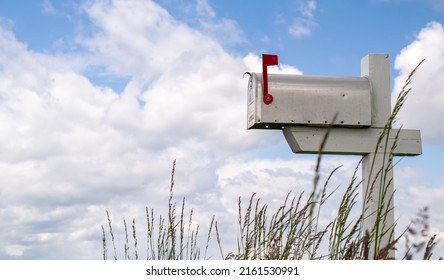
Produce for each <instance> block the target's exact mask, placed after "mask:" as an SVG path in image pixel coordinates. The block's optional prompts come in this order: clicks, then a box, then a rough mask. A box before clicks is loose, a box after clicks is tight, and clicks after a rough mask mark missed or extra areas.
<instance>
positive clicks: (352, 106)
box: [247, 73, 372, 129]
mask: <svg viewBox="0 0 444 280" xmlns="http://www.w3.org/2000/svg"><path fill="white" fill-rule="evenodd" d="M268 92H269V94H271V95H272V96H273V101H272V103H271V104H269V105H267V104H265V103H264V102H263V85H262V74H261V73H251V75H250V79H249V82H248V98H247V100H248V128H249V129H251V128H256V129H267V128H268V129H282V127H283V126H285V125H307V126H325V125H329V124H331V122H332V120H333V118H334V116H335V114H338V115H337V118H336V120H335V122H334V123H333V125H337V126H344V127H366V126H371V113H372V109H371V84H370V82H369V80H368V79H367V78H365V77H325V76H305V75H289V74H268Z"/></svg>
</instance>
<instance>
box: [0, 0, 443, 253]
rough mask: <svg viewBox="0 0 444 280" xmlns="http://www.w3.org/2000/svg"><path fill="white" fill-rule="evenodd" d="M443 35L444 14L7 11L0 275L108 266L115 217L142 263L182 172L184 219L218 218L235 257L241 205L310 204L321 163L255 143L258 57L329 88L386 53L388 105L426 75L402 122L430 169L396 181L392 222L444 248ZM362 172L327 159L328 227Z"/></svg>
mask: <svg viewBox="0 0 444 280" xmlns="http://www.w3.org/2000/svg"><path fill="white" fill-rule="evenodd" d="M443 24H444V1H442V0H360V1H352V0H341V1H326V0H282V1H253V0H245V1H234V0H225V1H216V0H190V1H188V0H187V1H185V0H158V1H151V0H127V1H124V0H121V1H119V0H115V1H112V0H85V1H80V0H79V1H75V0H61V1H53V0H32V1H28V0H27V1H25V0H19V1H17V0H14V1H12V0H2V1H0V81H1V82H0V174H1V176H0V228H1V229H2V230H1V231H0V259H101V258H102V257H103V251H102V228H101V226H102V225H103V226H105V228H106V226H107V216H106V211H108V212H109V214H110V218H111V220H112V222H113V228H114V231H115V236H116V246H117V251H118V257H119V258H123V248H124V227H123V218H125V219H126V220H127V221H132V219H135V221H136V225H137V233H138V234H139V244H140V245H139V248H140V251H141V253H140V254H139V255H140V257H141V258H144V253H145V250H146V249H144V248H145V247H146V246H144V242H146V241H143V240H144V228H145V227H146V223H145V221H146V216H145V209H146V207H149V208H153V209H155V211H156V213H158V214H162V213H163V214H165V213H166V212H165V211H166V209H167V206H168V197H169V188H170V179H171V171H172V166H173V162H174V161H176V166H175V187H174V196H175V199H177V203H180V202H181V201H182V198H185V200H186V207H187V209H193V225H199V226H200V227H202V229H201V232H204V229H205V227H206V225H208V224H209V221H210V220H211V217H212V216H213V215H214V216H215V219H216V220H217V221H218V224H219V228H220V231H221V238H222V243H223V247H224V250H225V252H230V251H235V250H236V238H237V237H238V233H237V232H238V231H237V226H236V223H237V211H238V210H237V206H238V199H239V198H241V199H242V201H245V203H246V202H247V201H248V199H249V197H250V196H251V195H252V194H253V193H255V194H256V196H257V197H259V198H260V199H261V201H262V202H264V203H267V204H268V205H270V208H273V207H279V206H280V205H281V204H282V202H283V201H284V199H285V196H286V195H287V193H288V192H290V191H291V192H292V193H293V194H296V195H298V194H299V193H300V192H302V191H307V190H308V191H309V190H310V188H311V187H312V184H313V183H312V182H313V176H314V170H315V164H316V159H317V157H316V156H315V155H301V154H294V153H292V152H291V150H290V149H289V147H288V144H287V142H286V141H285V139H284V137H283V135H282V132H281V131H278V130H273V131H270V130H268V131H266V130H247V129H246V115H247V104H246V94H247V82H248V81H247V80H248V79H247V78H243V73H244V72H246V71H254V72H261V60H260V59H261V54H262V53H269V54H276V55H278V56H279V63H280V65H279V66H278V67H275V69H274V71H280V72H286V73H297V74H305V75H328V76H360V61H361V58H362V57H364V56H365V55H367V54H369V53H384V54H388V55H389V57H390V75H391V88H392V99H394V98H395V97H396V94H397V93H398V92H399V90H400V89H401V87H402V85H403V83H404V81H405V79H406V77H407V75H408V74H409V73H410V71H411V70H413V68H414V67H415V66H416V65H417V64H418V63H419V62H420V61H421V60H422V59H424V58H425V59H426V60H425V62H424V63H423V64H422V65H421V66H420V69H419V70H418V72H417V73H416V74H415V76H414V80H413V83H412V84H411V86H412V91H411V93H410V94H409V96H408V99H407V101H406V104H405V105H404V107H403V108H402V110H401V112H400V114H399V119H398V121H397V125H398V126H401V125H402V127H403V128H409V129H420V130H421V137H422V148H423V154H422V155H420V156H417V157H408V158H407V157H406V158H402V159H401V160H400V162H399V163H398V164H397V165H396V167H395V170H394V174H395V179H394V182H395V188H396V195H395V216H396V219H397V222H398V227H397V230H398V231H401V230H402V229H403V228H405V227H406V226H407V225H408V224H409V222H410V221H411V220H412V219H414V218H415V215H416V213H417V212H418V210H419V209H422V208H424V207H428V209H429V215H430V220H429V222H430V232H431V233H432V234H437V236H438V238H440V239H441V240H442V239H444V204H443V201H444V172H443V171H444V167H443V165H441V163H442V156H443V155H444V110H443V109H442V108H444V92H443V88H444V79H443V77H444V27H443ZM392 103H393V102H392ZM359 159H360V158H359V157H357V156H325V157H323V159H322V169H321V180H322V181H325V180H326V178H327V176H328V174H329V173H330V172H331V171H332V170H333V169H334V168H335V167H337V166H342V167H341V168H340V169H339V170H338V171H337V172H336V173H335V176H334V177H333V179H332V181H331V182H330V183H329V188H331V190H333V189H335V188H337V191H336V192H335V195H334V196H333V197H332V198H331V205H329V206H328V207H326V209H325V213H323V214H322V220H325V221H328V220H330V221H331V220H332V219H333V218H334V217H335V215H336V214H335V213H336V212H335V211H336V208H335V205H338V202H339V201H340V198H341V195H340V194H341V192H343V191H344V188H345V187H346V186H347V184H348V182H349V181H350V179H351V176H352V174H353V171H354V169H355V167H356V165H357V163H358V161H359ZM399 159H400V158H399ZM330 185H331V186H330ZM145 233H146V231H145ZM203 235H204V238H205V233H203ZM108 238H110V237H109V236H108ZM443 243H444V240H442V242H441V243H440V244H439V246H438V247H437V248H436V251H435V254H436V255H434V257H438V256H444V246H443ZM142 252H143V253H142ZM110 254H112V253H110ZM109 257H112V256H109ZM213 258H220V256H217V254H216V253H215V254H214V256H213Z"/></svg>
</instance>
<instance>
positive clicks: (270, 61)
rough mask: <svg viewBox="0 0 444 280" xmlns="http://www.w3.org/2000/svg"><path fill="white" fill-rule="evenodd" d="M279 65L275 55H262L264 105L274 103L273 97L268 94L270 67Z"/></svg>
mask: <svg viewBox="0 0 444 280" xmlns="http://www.w3.org/2000/svg"><path fill="white" fill-rule="evenodd" d="M273 65H278V56H277V55H274V54H262V85H263V88H264V96H263V97H264V103H265V104H267V105H269V104H271V103H272V102H273V95H271V94H269V93H268V71H267V67H268V66H273Z"/></svg>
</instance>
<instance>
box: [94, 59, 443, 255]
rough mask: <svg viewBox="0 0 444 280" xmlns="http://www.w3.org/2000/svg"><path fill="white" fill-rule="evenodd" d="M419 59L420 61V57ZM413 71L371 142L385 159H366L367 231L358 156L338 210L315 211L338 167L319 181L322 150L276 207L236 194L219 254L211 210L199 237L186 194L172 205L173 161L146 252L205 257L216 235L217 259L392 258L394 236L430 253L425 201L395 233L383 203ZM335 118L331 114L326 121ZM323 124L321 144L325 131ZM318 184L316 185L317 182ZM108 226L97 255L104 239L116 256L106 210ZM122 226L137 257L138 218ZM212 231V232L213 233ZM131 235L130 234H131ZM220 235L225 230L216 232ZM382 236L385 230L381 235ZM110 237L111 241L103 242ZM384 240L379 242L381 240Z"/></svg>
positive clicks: (150, 219)
mask: <svg viewBox="0 0 444 280" xmlns="http://www.w3.org/2000/svg"><path fill="white" fill-rule="evenodd" d="M421 63H422V62H421ZM421 63H419V64H418V66H417V67H416V68H415V69H414V70H413V71H412V72H411V74H410V75H409V77H408V79H407V81H406V83H405V85H404V87H403V88H402V90H401V92H400V94H399V96H398V99H397V101H396V104H395V106H394V109H393V113H392V115H391V116H390V118H389V120H388V122H387V125H386V126H385V128H384V131H383V133H382V134H381V136H380V137H379V139H378V145H377V146H376V147H375V154H377V152H380V151H378V149H380V147H381V146H382V147H383V149H384V154H387V159H383V162H384V163H385V165H384V166H383V167H382V168H381V169H379V170H374V166H375V160H376V159H375V158H374V159H373V162H372V167H371V173H373V172H375V173H376V176H372V178H374V179H373V181H372V182H369V186H370V187H369V188H367V193H365V195H364V198H363V202H362V204H363V209H362V211H361V213H365V207H366V204H367V203H368V201H367V200H369V199H370V197H371V195H372V194H373V193H372V192H373V191H374V190H379V193H378V196H377V197H378V210H377V211H376V213H371V214H372V215H376V219H375V224H374V225H373V227H372V229H371V230H370V231H365V232H363V220H364V219H365V217H364V216H363V215H362V214H361V215H358V216H356V215H354V214H353V213H354V211H353V210H354V209H355V207H356V205H357V204H358V200H357V197H358V195H359V188H360V187H361V185H362V183H363V182H362V181H360V180H358V176H357V172H358V170H359V167H360V165H361V162H359V163H358V165H357V166H356V168H355V170H354V173H353V175H352V178H351V179H350V181H349V183H348V184H347V187H346V188H345V190H344V193H343V194H342V200H341V201H340V203H339V205H338V206H337V210H336V211H337V216H336V218H334V219H333V221H331V222H329V223H327V224H326V225H320V223H319V221H320V217H321V215H322V214H323V210H324V209H325V207H326V206H325V203H326V202H327V201H328V200H329V199H330V198H331V196H332V194H333V193H335V192H338V189H336V190H333V191H330V192H328V191H327V187H328V185H329V182H330V180H331V178H332V177H333V176H334V175H335V173H336V172H337V171H338V170H339V169H340V168H341V167H340V166H339V167H336V168H335V169H334V170H333V171H332V172H330V174H329V176H328V177H327V179H326V180H325V182H324V183H323V184H321V185H320V177H321V176H320V166H321V159H322V156H321V153H319V155H318V159H317V164H316V169H315V173H314V177H313V178H314V179H313V188H312V191H311V193H309V194H305V193H300V194H298V195H292V193H288V194H287V196H286V197H285V198H283V203H282V204H281V206H280V207H278V208H277V210H276V211H272V212H270V210H269V206H268V205H267V204H266V203H262V201H261V200H260V198H258V197H257V196H256V194H252V195H251V197H250V198H249V200H248V201H247V203H246V204H245V202H244V201H242V199H241V198H239V199H238V203H237V208H238V214H237V216H238V217H237V224H238V230H239V232H238V238H237V246H236V248H235V249H234V250H229V251H228V252H229V253H227V254H225V253H224V252H223V250H222V245H221V244H222V238H221V236H220V232H219V228H218V224H217V221H216V220H215V217H214V216H213V217H212V219H211V221H210V225H209V229H208V232H207V233H206V239H205V242H204V243H203V244H201V242H200V241H198V240H201V239H199V234H200V233H199V226H194V224H193V222H192V220H193V209H191V210H190V211H186V205H185V198H184V199H182V202H181V203H180V204H179V205H178V204H177V203H176V202H174V185H175V181H174V175H175V166H176V162H175V161H174V163H173V167H172V172H171V181H170V188H169V193H170V195H169V198H168V202H167V203H168V213H167V215H166V216H163V215H156V214H155V211H154V209H153V208H148V207H146V224H147V226H146V232H147V233H146V247H147V252H146V254H147V259H150V260H185V259H186V260H196V259H207V258H208V257H207V252H208V248H209V246H210V242H211V241H215V243H216V245H217V247H218V249H219V251H220V256H221V258H222V259H242V260H291V259H294V260H296V259H313V260H314V259H332V260H341V259H342V260H351V259H390V258H392V255H393V254H392V253H391V252H392V251H393V250H396V249H399V248H400V241H401V240H402V239H404V241H405V254H404V256H403V259H412V258H414V256H415V255H418V254H421V252H423V253H422V258H423V259H430V258H431V257H432V255H433V249H434V247H435V246H436V243H437V240H436V235H430V232H429V226H428V217H429V216H428V213H427V208H424V209H422V210H421V211H420V212H419V213H418V217H417V218H415V219H414V220H413V221H412V223H411V225H410V226H409V227H408V228H406V229H405V231H404V232H403V233H402V234H401V235H399V236H395V232H394V225H388V226H387V223H386V220H387V215H388V214H389V213H390V211H393V209H392V207H391V206H390V205H391V203H390V202H391V200H392V199H393V197H390V198H389V203H387V201H386V200H384V197H386V196H387V194H388V187H389V185H390V184H391V183H392V182H391V180H390V179H388V176H387V174H388V173H389V172H390V171H391V168H392V165H393V153H394V149H395V148H396V139H397V136H396V137H395V143H394V145H392V146H391V147H389V145H388V143H389V142H388V139H389V134H390V132H391V129H392V127H393V124H394V122H395V121H396V117H397V114H398V112H399V110H400V109H401V107H402V106H403V104H404V102H405V100H406V98H407V95H408V93H409V92H410V90H411V88H409V85H410V83H411V81H412V77H413V74H414V73H415V72H416V70H417V69H418V67H419V65H420V64H421ZM332 123H333V122H332ZM328 136H329V133H328V131H327V133H326V135H325V137H324V139H323V141H322V143H321V146H320V149H319V150H320V152H322V149H323V146H324V145H325V143H326V141H327V139H328ZM319 185H320V186H319ZM106 214H107V221H108V231H106V230H105V227H104V226H102V237H103V238H102V244H103V258H104V259H108V251H109V250H108V247H110V246H112V253H113V258H114V259H117V249H116V244H115V238H114V232H113V227H112V221H111V219H110V216H109V213H108V211H107V212H106ZM123 222H124V228H125V242H124V257H125V259H138V258H139V255H140V254H139V253H138V250H139V243H138V239H137V234H136V221H135V219H133V220H132V227H131V230H132V232H131V233H132V234H128V227H127V223H126V220H125V219H123ZM214 235H215V238H212V237H213V236H214ZM130 236H132V241H130V239H131V238H130ZM222 237H223V236H222ZM387 237H388V238H387ZM109 238H110V239H111V245H110V242H109ZM384 239H385V240H389V242H388V243H386V244H384V243H383V242H382V240H384Z"/></svg>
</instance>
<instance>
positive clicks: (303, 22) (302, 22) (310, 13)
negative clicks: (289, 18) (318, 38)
mask: <svg viewBox="0 0 444 280" xmlns="http://www.w3.org/2000/svg"><path fill="white" fill-rule="evenodd" d="M316 7H317V4H316V1H314V0H309V1H303V2H302V3H300V6H299V9H298V10H299V13H300V14H301V16H299V17H297V18H296V19H295V20H294V22H293V23H292V24H291V25H290V26H289V28H288V32H289V33H290V35H292V36H294V37H296V38H300V37H304V36H310V35H311V34H312V32H313V29H315V28H316V27H317V26H318V23H317V22H316V20H315V17H314V13H315V11H316Z"/></svg>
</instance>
